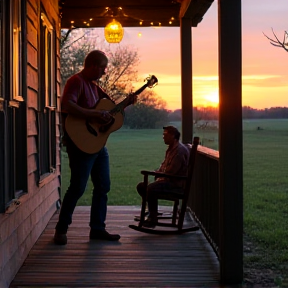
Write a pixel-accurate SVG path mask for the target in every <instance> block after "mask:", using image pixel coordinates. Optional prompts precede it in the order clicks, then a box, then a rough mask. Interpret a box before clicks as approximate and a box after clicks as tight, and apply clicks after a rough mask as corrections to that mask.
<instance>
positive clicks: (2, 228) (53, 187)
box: [0, 0, 61, 288]
mask: <svg viewBox="0 0 288 288" xmlns="http://www.w3.org/2000/svg"><path fill="white" fill-rule="evenodd" d="M23 2H24V1H23ZM41 5H42V7H44V9H45V12H46V14H47V16H48V17H49V21H51V23H54V24H55V27H54V29H55V32H56V35H57V36H56V37H57V41H56V45H57V49H56V50H57V51H56V53H57V94H58V95H57V105H58V106H57V113H56V126H57V127H56V143H55V145H56V171H54V172H53V173H51V174H50V175H49V176H48V177H46V178H45V179H44V180H43V181H41V183H39V182H38V177H37V175H38V172H37V169H38V164H37V157H38V156H37V152H38V151H37V149H38V147H37V141H38V140H37V137H38V128H37V109H38V101H39V80H38V78H39V75H40V74H39V73H41V71H39V63H38V62H39V49H38V47H39V32H40V7H41ZM26 11H27V15H26V16H27V18H26V19H25V20H26V28H27V35H26V36H27V38H26V39H24V41H23V45H25V46H24V53H25V52H26V53H27V54H26V55H27V87H26V88H25V87H23V88H24V89H27V135H28V136H27V147H28V149H27V165H28V169H27V170H28V175H27V177H28V191H27V192H28V193H27V194H25V195H24V196H22V197H21V198H20V199H19V201H20V205H17V208H16V209H15V210H14V211H12V210H13V209H11V210H10V212H11V213H5V214H0V255H1V256H0V287H1V288H2V287H3V288H5V287H9V284H10V283H11V281H12V280H13V278H14V276H15V275H16V273H17V271H18V270H19V268H20V267H21V265H22V263H23V262H24V260H25V259H26V257H27V255H28V253H29V251H30V250H31V248H32V246H33V245H34V243H35V242H36V240H37V239H38V237H39V236H40V235H41V233H42V231H43V230H44V229H45V227H46V225H47V223H48V221H49V220H50V219H51V217H52V215H53V214H54V213H55V211H56V202H57V201H58V199H59V189H60V169H61V166H60V164H61V162H60V123H59V111H60V100H59V99H60V55H59V37H60V25H59V20H60V19H59V11H58V1H57V0H45V1H44V0H43V1H42V3H41V1H39V0H27V2H26ZM24 38H25V37H24ZM24 65H25V63H24Z"/></svg>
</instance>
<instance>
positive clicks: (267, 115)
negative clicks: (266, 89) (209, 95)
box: [168, 106, 288, 122]
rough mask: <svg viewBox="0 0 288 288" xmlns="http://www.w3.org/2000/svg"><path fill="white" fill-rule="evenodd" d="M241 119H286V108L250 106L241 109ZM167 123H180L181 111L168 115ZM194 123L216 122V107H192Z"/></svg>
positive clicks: (287, 116)
mask: <svg viewBox="0 0 288 288" xmlns="http://www.w3.org/2000/svg"><path fill="white" fill-rule="evenodd" d="M242 118H243V119H285V118H286V119H287V118H288V107H271V108H265V109H254V108H251V107H250V106H243V107H242ZM168 119H169V121H181V119H182V115H181V109H177V110H175V111H173V112H170V113H169V114H168ZM193 119H194V122H197V121H200V120H218V119H219V109H218V107H194V108H193Z"/></svg>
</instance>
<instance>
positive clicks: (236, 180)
mask: <svg viewBox="0 0 288 288" xmlns="http://www.w3.org/2000/svg"><path fill="white" fill-rule="evenodd" d="M218 25H219V93H220V97H219V154H220V161H219V163H220V164H219V165H220V166H219V183H220V184H219V185H220V187H219V188H220V211H221V212H220V213H221V215H220V258H221V259H220V261H221V281H222V282H223V283H225V284H236V283H241V282H242V279H243V156H242V154H243V144H242V99H241V98H242V84H241V76H242V65H241V61H242V59H241V58H242V57H241V0H233V1H231V0H218Z"/></svg>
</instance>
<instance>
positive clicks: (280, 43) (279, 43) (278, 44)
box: [263, 28, 288, 52]
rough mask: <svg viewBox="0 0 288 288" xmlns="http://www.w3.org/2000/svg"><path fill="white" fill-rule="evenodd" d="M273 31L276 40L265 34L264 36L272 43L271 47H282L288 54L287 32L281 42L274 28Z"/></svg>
mask: <svg viewBox="0 0 288 288" xmlns="http://www.w3.org/2000/svg"><path fill="white" fill-rule="evenodd" d="M271 29H272V33H273V35H274V38H275V39H272V38H270V37H268V36H267V35H265V34H264V33H263V34H264V36H265V37H266V38H267V39H268V40H269V41H270V44H271V45H273V46H276V47H281V48H283V49H284V50H285V51H286V52H288V33H287V31H284V37H283V41H280V40H279V38H278V37H277V35H276V34H275V32H274V30H273V28H271Z"/></svg>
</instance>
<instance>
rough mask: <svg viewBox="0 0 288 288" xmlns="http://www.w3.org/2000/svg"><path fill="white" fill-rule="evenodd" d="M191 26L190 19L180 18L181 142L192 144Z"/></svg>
mask: <svg viewBox="0 0 288 288" xmlns="http://www.w3.org/2000/svg"><path fill="white" fill-rule="evenodd" d="M191 30H192V26H191V19H190V18H181V20H180V35H181V36H180V37H181V40H180V41H181V99H182V106H181V107H182V137H181V138H182V142H183V143H192V138H193V103H192V97H193V96H192V32H191Z"/></svg>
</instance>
